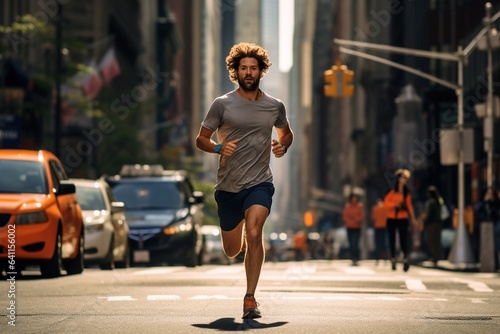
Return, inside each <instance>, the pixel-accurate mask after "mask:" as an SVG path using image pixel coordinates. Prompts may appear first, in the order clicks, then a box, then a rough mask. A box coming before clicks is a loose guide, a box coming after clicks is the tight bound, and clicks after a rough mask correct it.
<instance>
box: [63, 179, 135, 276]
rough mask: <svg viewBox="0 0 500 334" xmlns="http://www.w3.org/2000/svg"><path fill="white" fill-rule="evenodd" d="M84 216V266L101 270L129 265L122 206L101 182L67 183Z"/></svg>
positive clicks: (80, 180)
mask: <svg viewBox="0 0 500 334" xmlns="http://www.w3.org/2000/svg"><path fill="white" fill-rule="evenodd" d="M70 180H71V182H72V183H74V184H75V186H76V195H77V198H78V202H79V203H80V207H81V209H82V213H83V223H84V226H85V256H84V260H85V265H93V264H98V265H99V267H100V268H101V269H107V270H111V269H114V268H115V266H116V267H118V268H127V267H129V264H130V248H129V245H128V230H129V228H128V224H127V219H126V217H125V203H123V202H118V201H117V200H116V199H115V196H114V195H113V193H112V192H111V188H110V187H109V185H108V184H107V183H106V182H105V181H104V180H102V179H98V180H88V179H70Z"/></svg>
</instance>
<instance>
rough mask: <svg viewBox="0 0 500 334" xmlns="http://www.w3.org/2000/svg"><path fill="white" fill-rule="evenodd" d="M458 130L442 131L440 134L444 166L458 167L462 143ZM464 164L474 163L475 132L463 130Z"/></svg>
mask: <svg viewBox="0 0 500 334" xmlns="http://www.w3.org/2000/svg"><path fill="white" fill-rule="evenodd" d="M458 137H459V136H458V130H457V129H441V130H440V132H439V139H440V141H439V144H440V152H439V153H440V158H441V164H442V165H443V166H450V165H458V163H459V161H460V157H459V149H460V142H459V138H458ZM463 137H464V140H463V150H464V161H463V162H464V163H466V164H471V163H473V162H474V130H473V129H468V128H466V129H464V130H463Z"/></svg>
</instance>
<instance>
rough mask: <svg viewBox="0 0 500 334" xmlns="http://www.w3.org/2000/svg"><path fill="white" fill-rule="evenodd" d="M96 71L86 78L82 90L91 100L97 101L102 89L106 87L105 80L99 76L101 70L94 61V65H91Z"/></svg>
mask: <svg viewBox="0 0 500 334" xmlns="http://www.w3.org/2000/svg"><path fill="white" fill-rule="evenodd" d="M89 67H91V68H92V69H93V70H94V71H93V73H91V74H87V75H86V76H85V78H84V80H82V81H83V85H82V90H83V92H84V93H85V95H87V96H88V97H89V98H91V99H95V98H96V97H97V95H99V92H100V91H101V88H102V87H103V86H104V83H103V80H102V79H101V77H100V76H99V70H98V68H97V66H96V65H95V62H94V61H92V63H91V64H90V65H89Z"/></svg>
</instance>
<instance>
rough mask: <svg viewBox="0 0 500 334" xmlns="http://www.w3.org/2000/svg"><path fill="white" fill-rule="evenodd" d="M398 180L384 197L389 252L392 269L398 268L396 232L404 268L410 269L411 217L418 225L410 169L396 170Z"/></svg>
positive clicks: (414, 223)
mask: <svg viewBox="0 0 500 334" xmlns="http://www.w3.org/2000/svg"><path fill="white" fill-rule="evenodd" d="M395 175H396V182H395V185H394V188H393V189H390V190H389V192H387V194H386V195H385V197H384V206H385V207H386V209H387V235H388V238H389V252H390V256H391V265H392V270H396V259H397V256H396V255H397V254H396V232H397V233H398V235H399V246H400V250H401V251H402V252H403V257H404V258H403V270H404V271H408V269H410V262H409V259H408V255H409V247H408V243H409V242H408V230H409V228H410V226H409V219H411V222H412V225H413V226H414V227H418V223H417V221H416V219H415V213H414V211H413V204H412V198H411V194H410V191H409V189H408V180H409V179H410V176H411V173H410V171H409V170H408V169H398V170H397V171H396V172H395Z"/></svg>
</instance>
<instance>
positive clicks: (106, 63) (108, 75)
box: [99, 47, 121, 85]
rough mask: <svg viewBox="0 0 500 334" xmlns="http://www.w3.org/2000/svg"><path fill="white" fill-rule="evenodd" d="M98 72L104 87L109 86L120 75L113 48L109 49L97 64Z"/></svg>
mask: <svg viewBox="0 0 500 334" xmlns="http://www.w3.org/2000/svg"><path fill="white" fill-rule="evenodd" d="M99 71H100V73H101V76H102V78H103V80H104V83H105V84H106V85H109V84H111V81H112V80H113V79H114V78H115V77H116V76H118V75H119V74H120V73H121V69H120V64H119V63H118V58H116V53H115V48H114V47H111V48H110V49H109V50H108V51H106V53H105V54H104V57H102V60H101V63H100V64H99Z"/></svg>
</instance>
